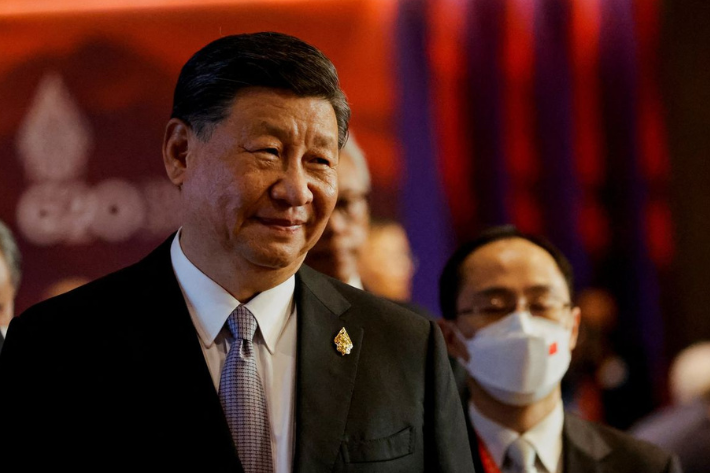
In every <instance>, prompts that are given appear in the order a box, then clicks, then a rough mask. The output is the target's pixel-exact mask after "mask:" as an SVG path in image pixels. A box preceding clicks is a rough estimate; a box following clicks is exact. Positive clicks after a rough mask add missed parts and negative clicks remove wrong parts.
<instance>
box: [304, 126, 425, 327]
mask: <svg viewBox="0 0 710 473" xmlns="http://www.w3.org/2000/svg"><path fill="white" fill-rule="evenodd" d="M337 172H338V199H337V200H336V203H335V209H334V210H333V213H332V214H331V216H330V219H329V220H328V224H327V225H326V227H325V230H324V231H323V235H321V237H320V239H319V240H318V242H317V243H316V244H315V246H314V247H313V248H312V249H311V250H310V251H309V252H308V254H307V255H306V260H305V263H306V264H307V265H308V266H310V267H312V268H314V269H316V270H318V271H320V272H322V273H324V274H327V275H328V276H330V277H333V278H335V279H337V280H339V281H341V282H344V283H346V284H349V285H351V286H353V287H356V288H358V289H363V290H365V291H368V292H372V293H373V294H377V295H381V296H383V297H388V298H390V299H391V300H392V301H394V302H396V303H398V304H399V305H401V306H402V307H405V308H407V309H409V310H411V311H412V312H415V313H417V314H419V315H421V316H423V317H426V318H428V319H432V320H433V319H435V316H434V314H432V313H431V312H430V311H429V310H427V309H426V308H424V307H422V306H420V305H419V304H414V303H411V302H410V301H409V300H404V299H399V298H398V297H391V296H392V295H391V294H383V293H381V292H379V289H380V287H379V286H376V285H375V284H372V285H369V284H368V283H367V281H365V280H364V279H363V277H362V275H361V273H360V270H361V260H362V258H367V257H368V255H365V252H366V251H367V244H368V237H369V230H370V223H371V219H370V204H369V199H368V198H369V195H370V191H371V179H370V171H369V169H368V165H367V159H366V157H365V153H364V152H363V150H362V148H361V147H360V145H359V144H358V142H357V141H356V140H355V138H354V137H353V135H352V132H351V134H350V135H349V137H348V141H347V142H346V143H345V146H343V149H342V150H341V151H340V163H339V164H338V171H337Z"/></svg>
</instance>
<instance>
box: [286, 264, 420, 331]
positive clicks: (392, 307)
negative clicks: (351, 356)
mask: <svg viewBox="0 0 710 473" xmlns="http://www.w3.org/2000/svg"><path fill="white" fill-rule="evenodd" d="M298 277H299V279H300V281H301V282H303V284H305V285H306V286H308V287H309V288H310V289H311V290H312V291H313V292H314V293H316V297H318V296H319V295H321V296H322V297H329V294H328V292H329V291H336V292H337V294H338V295H339V296H342V297H343V298H344V299H345V300H347V301H348V303H349V304H350V306H351V307H350V309H348V312H349V314H348V315H352V314H353V313H354V314H356V316H357V317H358V320H360V321H361V322H366V321H368V320H372V321H376V322H377V323H387V322H388V321H389V322H392V323H396V324H397V325H398V326H399V327H414V328H417V329H420V330H422V331H423V332H426V333H428V332H429V330H430V322H431V320H430V319H429V318H427V317H423V316H422V314H421V313H417V312H415V311H414V310H412V308H410V307H408V306H407V305H405V304H401V303H399V302H395V301H393V300H390V299H386V298H383V297H380V296H377V295H375V294H373V293H371V292H368V291H364V290H362V289H358V288H356V287H353V286H351V285H349V284H346V283H344V282H341V281H339V280H337V279H335V278H332V277H330V276H327V275H325V274H323V273H320V272H318V271H316V270H314V269H313V268H310V267H309V266H307V265H303V266H301V269H299V271H298Z"/></svg>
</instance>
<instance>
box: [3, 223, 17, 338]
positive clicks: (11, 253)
mask: <svg viewBox="0 0 710 473" xmlns="http://www.w3.org/2000/svg"><path fill="white" fill-rule="evenodd" d="M20 263H21V257H20V250H19V249H18V248H17V242H15V239H14V238H13V236H12V232H11V231H10V229H9V228H8V227H7V225H5V224H4V223H3V222H2V221H0V350H2V347H3V344H4V343H5V335H6V334H7V327H8V326H9V325H10V321H11V320H12V318H13V316H14V314H15V312H14V310H15V294H17V289H18V288H19V286H20V278H21V276H22V271H21V269H20Z"/></svg>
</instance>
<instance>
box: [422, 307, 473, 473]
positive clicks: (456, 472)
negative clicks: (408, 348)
mask: <svg viewBox="0 0 710 473" xmlns="http://www.w3.org/2000/svg"><path fill="white" fill-rule="evenodd" d="M429 324H430V335H429V357H428V367H427V368H428V369H427V376H428V378H427V390H426V392H427V406H426V422H425V429H426V432H425V442H426V445H427V468H426V470H427V471H431V472H441V473H469V472H473V471H474V467H473V460H472V458H471V448H470V446H469V442H468V434H467V432H466V423H465V420H464V412H463V409H461V400H460V398H459V395H458V391H457V389H456V383H455V381H454V376H453V373H452V372H451V365H450V364H449V358H448V355H447V352H446V345H445V343H444V337H443V335H442V334H441V330H440V329H439V327H438V326H437V325H436V323H435V322H433V321H430V322H429ZM427 426H428V428H427Z"/></svg>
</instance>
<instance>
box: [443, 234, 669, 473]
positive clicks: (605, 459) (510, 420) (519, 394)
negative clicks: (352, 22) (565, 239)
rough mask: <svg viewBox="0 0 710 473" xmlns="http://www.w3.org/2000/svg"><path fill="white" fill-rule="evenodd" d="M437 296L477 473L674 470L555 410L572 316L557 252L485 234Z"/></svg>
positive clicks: (574, 326) (452, 265)
mask: <svg viewBox="0 0 710 473" xmlns="http://www.w3.org/2000/svg"><path fill="white" fill-rule="evenodd" d="M439 288H440V303H441V309H442V313H443V316H444V319H443V320H442V321H441V322H440V323H441V325H442V328H443V330H444V335H445V338H446V341H447V344H448V346H449V352H450V354H451V355H452V356H454V357H456V358H457V359H458V360H459V361H460V365H461V367H462V368H463V371H464V373H463V376H459V380H461V381H462V382H461V384H460V386H459V388H460V394H461V401H462V404H463V409H464V412H465V413H466V421H467V424H468V430H469V442H470V447H471V453H472V454H473V456H474V464H475V466H476V469H477V471H482V472H486V473H492V472H498V471H502V472H513V471H517V472H520V471H523V472H526V473H532V472H539V473H558V472H564V473H575V472H585V471H596V472H598V473H602V472H604V473H626V472H628V473H640V472H643V473H656V472H673V473H678V472H679V471H680V467H679V465H678V460H677V458H675V457H674V456H673V455H671V454H669V453H667V452H665V451H662V450H661V449H659V448H658V447H656V446H653V445H651V444H649V443H646V442H642V441H640V440H636V439H634V438H632V437H631V436H629V435H627V434H624V433H622V432H621V431H618V430H616V429H613V428H610V427H607V426H603V425H600V424H595V423H592V422H590V421H587V420H583V419H581V418H579V417H576V416H574V415H572V414H568V413H565V412H564V410H563V403H562V398H561V389H560V384H561V380H562V377H563V376H564V374H565V372H566V371H567V369H568V366H569V362H570V358H571V351H572V350H573V349H574V347H575V344H576V341H577V335H578V329H579V324H580V310H579V308H578V307H576V306H575V305H574V303H573V299H572V297H573V274H572V268H571V266H570V264H569V262H568V261H567V259H566V258H565V257H564V255H563V254H562V253H561V252H560V251H559V250H558V249H557V248H555V247H554V246H552V245H551V244H550V243H549V242H547V241H546V240H544V239H542V238H540V237H537V236H533V235H527V234H523V233H521V232H519V231H518V230H517V229H516V228H515V227H512V226H502V227H493V228H491V229H489V230H487V231H485V232H483V233H482V234H481V235H480V236H479V237H478V238H476V239H475V240H473V241H471V242H469V243H466V244H464V245H462V246H461V247H459V249H458V250H457V251H456V252H455V253H454V254H453V255H452V256H451V258H450V259H449V261H448V262H447V264H446V266H445V268H444V270H443V273H442V275H441V278H440V286H439ZM455 371H460V370H459V369H455ZM523 463H524V464H525V465H527V466H526V467H521V466H519V465H520V464H523Z"/></svg>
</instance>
